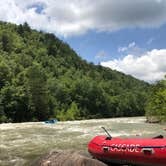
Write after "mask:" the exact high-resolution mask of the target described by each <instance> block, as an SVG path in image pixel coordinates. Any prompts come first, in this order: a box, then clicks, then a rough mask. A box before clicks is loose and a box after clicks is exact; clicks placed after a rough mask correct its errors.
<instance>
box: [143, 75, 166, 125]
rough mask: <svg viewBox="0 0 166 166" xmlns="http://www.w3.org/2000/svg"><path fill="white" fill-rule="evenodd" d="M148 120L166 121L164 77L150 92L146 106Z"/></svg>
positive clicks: (165, 86) (165, 85) (165, 82)
mask: <svg viewBox="0 0 166 166" xmlns="http://www.w3.org/2000/svg"><path fill="white" fill-rule="evenodd" d="M146 116H147V118H148V120H149V121H151V120H152V121H153V119H155V121H156V120H157V121H159V122H166V77H165V80H162V81H159V82H158V83H157V84H156V85H154V86H153V88H152V94H151V96H150V98H149V100H148V103H147V106H146Z"/></svg>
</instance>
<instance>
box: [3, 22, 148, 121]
mask: <svg viewBox="0 0 166 166" xmlns="http://www.w3.org/2000/svg"><path fill="white" fill-rule="evenodd" d="M0 78H1V80H0V115H1V118H0V119H1V120H0V121H2V122H6V121H12V122H22V121H41V120H46V119H49V118H58V119H60V120H74V119H89V118H107V117H119V116H140V115H144V104H145V102H146V99H147V96H148V91H149V86H150V85H149V84H148V83H146V82H144V81H140V80H138V79H135V78H134V77H132V76H130V75H125V74H124V73H121V72H118V71H115V70H111V69H109V68H105V67H102V66H100V65H94V64H92V63H88V62H87V61H86V60H82V59H81V57H79V56H78V55H77V53H76V52H75V51H74V50H73V49H72V48H71V47H70V46H69V45H68V44H67V43H64V42H63V41H62V40H60V39H58V38H57V37H56V36H55V35H54V34H50V33H45V32H38V31H36V30H32V29H31V28H30V27H29V25H28V24H27V23H24V24H23V25H15V24H11V23H4V22H0Z"/></svg>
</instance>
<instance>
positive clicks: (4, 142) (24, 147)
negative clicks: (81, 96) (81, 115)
mask: <svg viewBox="0 0 166 166" xmlns="http://www.w3.org/2000/svg"><path fill="white" fill-rule="evenodd" d="M145 121H146V119H145V117H132V118H112V119H92V120H81V121H67V122H58V123H56V124H44V123H43V122H30V123H8V124H0V166H22V165H30V163H31V162H32V161H33V160H34V159H35V158H37V157H39V156H41V155H42V154H45V153H46V152H48V151H49V150H51V149H57V150H58V149H63V150H65V149H79V150H87V144H88V142H89V141H90V139H92V138H93V137H95V136H96V135H104V134H105V133H104V131H103V130H102V129H101V127H102V126H104V127H106V128H107V129H108V130H109V131H110V133H111V135H112V136H113V137H117V136H120V137H154V136H156V135H159V134H162V135H164V136H166V131H164V128H165V126H164V125H159V124H148V123H146V122H145Z"/></svg>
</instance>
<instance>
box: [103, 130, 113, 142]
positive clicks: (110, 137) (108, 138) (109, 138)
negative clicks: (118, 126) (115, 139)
mask: <svg viewBox="0 0 166 166" xmlns="http://www.w3.org/2000/svg"><path fill="white" fill-rule="evenodd" d="M101 128H102V129H103V130H104V131H105V132H106V133H107V135H108V137H107V138H106V140H111V139H112V136H111V135H110V133H109V132H108V131H107V130H106V129H105V127H101Z"/></svg>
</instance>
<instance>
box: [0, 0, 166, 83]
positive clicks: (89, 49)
mask: <svg viewBox="0 0 166 166" xmlns="http://www.w3.org/2000/svg"><path fill="white" fill-rule="evenodd" d="M4 13H5V14H4ZM0 20H2V21H7V22H12V23H16V24H23V23H24V22H27V23H28V24H29V25H30V26H31V27H32V28H33V29H37V30H42V31H45V32H50V33H54V34H55V35H56V36H58V37H59V38H61V39H62V40H63V41H65V42H67V43H68V44H69V45H70V46H71V47H72V48H73V49H74V50H75V51H76V52H77V53H78V55H79V56H81V57H82V58H83V59H86V60H87V61H88V62H93V63H94V64H99V63H100V64H101V65H102V66H105V67H109V68H111V69H113V70H118V71H121V72H123V73H126V74H130V75H132V76H134V77H136V78H138V79H141V80H145V81H148V82H155V81H157V80H160V79H163V78H164V75H166V42H165V41H166V0H134V1H133V0H95V1H91V0H72V1H71V0H56V1H55V0H28V1H22V0H1V1H0Z"/></svg>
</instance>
